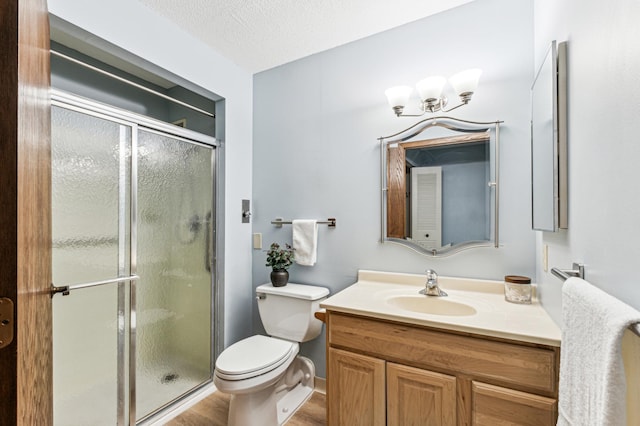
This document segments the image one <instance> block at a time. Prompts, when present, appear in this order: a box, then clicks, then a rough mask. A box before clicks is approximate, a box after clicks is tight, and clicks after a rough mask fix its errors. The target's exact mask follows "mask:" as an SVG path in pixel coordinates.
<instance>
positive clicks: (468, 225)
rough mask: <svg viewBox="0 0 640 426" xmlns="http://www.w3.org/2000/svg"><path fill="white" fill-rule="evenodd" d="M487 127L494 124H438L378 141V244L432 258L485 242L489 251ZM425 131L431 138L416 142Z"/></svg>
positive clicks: (493, 145)
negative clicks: (398, 245)
mask: <svg viewBox="0 0 640 426" xmlns="http://www.w3.org/2000/svg"><path fill="white" fill-rule="evenodd" d="M489 126H495V129H497V128H498V123H474V122H468V121H462V120H455V119H450V118H445V117H438V118H435V119H427V120H423V121H422V122H420V123H418V124H416V125H415V126H412V127H411V128H409V129H407V130H405V131H403V132H400V133H399V134H396V135H392V136H389V137H385V138H380V141H381V156H382V161H381V165H382V175H383V190H386V194H383V206H382V211H383V223H382V228H383V231H382V241H383V242H384V241H391V242H398V243H401V244H404V245H407V246H409V247H411V248H413V249H415V250H418V251H420V252H423V253H428V254H431V255H433V256H438V255H444V254H451V253H454V252H456V251H459V250H461V249H463V248H469V247H472V246H487V245H490V243H491V240H492V234H493V236H494V238H493V240H494V243H495V246H496V247H497V207H496V206H497V173H495V172H494V171H495V170H496V168H495V167H496V163H495V160H494V159H495V158H497V157H496V156H495V155H496V149H497V138H496V137H495V136H497V134H496V133H497V132H496V131H495V130H494V131H493V132H492V130H491V127H489ZM428 128H432V129H433V130H432V132H433V133H435V135H434V136H437V137H433V138H431V139H423V137H424V136H423V135H420V136H421V137H420V138H419V139H418V138H417V136H418V135H419V134H420V133H422V132H423V131H424V130H426V129H428ZM436 129H437V130H436ZM415 139H418V140H415ZM385 213H386V214H385Z"/></svg>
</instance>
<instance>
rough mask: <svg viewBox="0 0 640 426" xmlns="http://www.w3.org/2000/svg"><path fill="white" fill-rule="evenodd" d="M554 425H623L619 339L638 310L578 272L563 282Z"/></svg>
mask: <svg viewBox="0 0 640 426" xmlns="http://www.w3.org/2000/svg"><path fill="white" fill-rule="evenodd" d="M562 321H563V329H562V349H561V355H560V393H559V407H558V408H559V416H558V425H562V426H564V425H573V426H590V425H593V426H602V425H607V426H616V425H621V426H623V425H626V405H625V394H626V381H625V374H624V364H623V361H622V351H621V342H622V334H623V333H624V331H625V329H626V328H627V327H629V326H630V325H632V324H635V323H638V322H640V312H638V311H637V310H635V309H633V308H632V307H630V306H629V305H626V304H625V303H623V302H621V301H620V300H618V299H616V298H615V297H613V296H611V295H609V294H607V293H605V292H604V291H602V290H600V289H598V288H596V287H594V286H592V285H591V284H589V283H588V282H586V281H584V280H582V279H580V278H569V279H568V280H567V281H565V283H564V285H563V288H562Z"/></svg>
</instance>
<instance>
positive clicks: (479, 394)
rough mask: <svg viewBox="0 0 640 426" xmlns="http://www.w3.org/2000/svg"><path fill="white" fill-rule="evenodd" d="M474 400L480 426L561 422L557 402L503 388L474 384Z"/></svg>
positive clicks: (474, 413)
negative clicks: (558, 420)
mask: <svg viewBox="0 0 640 426" xmlns="http://www.w3.org/2000/svg"><path fill="white" fill-rule="evenodd" d="M471 400H472V403H471V405H472V410H471V415H472V423H471V424H473V425H477V426H483V425H487V426H499V425H521V426H552V425H555V424H556V421H557V419H558V404H557V401H556V400H555V399H552V398H545V397H543V396H539V395H533V394H530V393H526V392H520V391H516V390H512V389H507V388H503V387H499V386H493V385H488V384H485V383H479V382H473V384H472V397H471Z"/></svg>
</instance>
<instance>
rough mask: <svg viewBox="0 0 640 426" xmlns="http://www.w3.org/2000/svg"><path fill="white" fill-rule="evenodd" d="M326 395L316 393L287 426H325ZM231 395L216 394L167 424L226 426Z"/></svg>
mask: <svg viewBox="0 0 640 426" xmlns="http://www.w3.org/2000/svg"><path fill="white" fill-rule="evenodd" d="M325 407H326V400H325V395H324V394H322V393H320V392H314V393H313V395H311V398H309V400H308V401H307V402H305V403H304V405H303V406H302V407H300V409H299V410H298V411H297V412H296V413H295V414H294V415H293V417H291V418H290V419H289V421H288V422H287V426H324V425H326V424H327V419H326V410H325ZM228 412H229V395H227V394H224V393H221V392H216V393H214V394H212V395H211V396H209V397H207V398H205V399H203V400H202V401H200V402H199V403H198V404H196V405H194V406H193V407H192V408H190V409H189V410H188V411H186V412H184V413H182V414H180V415H179V416H178V417H176V418H175V419H173V420H171V421H170V422H168V423H167V425H169V426H205V425H207V426H226V425H227V415H228Z"/></svg>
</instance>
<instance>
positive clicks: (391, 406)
mask: <svg viewBox="0 0 640 426" xmlns="http://www.w3.org/2000/svg"><path fill="white" fill-rule="evenodd" d="M455 424H456V378H455V377H453V376H448V375H446V374H440V373H435V372H432V371H427V370H421V369H419V368H413V367H407V366H405V365H399V364H392V363H387V425H389V426H412V425H414V426H455Z"/></svg>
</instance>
